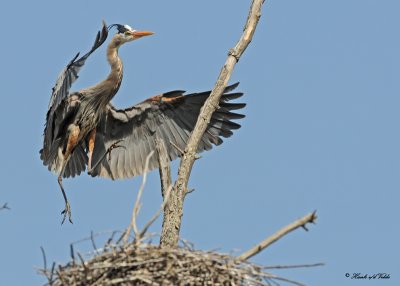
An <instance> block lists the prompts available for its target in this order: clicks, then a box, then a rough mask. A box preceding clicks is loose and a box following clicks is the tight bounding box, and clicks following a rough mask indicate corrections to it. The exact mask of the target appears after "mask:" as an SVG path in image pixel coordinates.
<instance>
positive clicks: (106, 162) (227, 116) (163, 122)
mask: <svg viewBox="0 0 400 286" xmlns="http://www.w3.org/2000/svg"><path fill="white" fill-rule="evenodd" d="M238 84H239V83H236V84H234V85H231V86H228V87H227V88H226V89H225V91H224V94H223V96H222V98H221V101H220V103H219V109H217V110H216V111H215V112H214V114H213V116H212V119H211V122H210V124H209V126H208V128H207V130H206V132H205V133H204V135H203V138H202V140H201V143H200V145H199V148H198V152H201V151H204V150H209V149H211V148H212V145H219V144H221V143H222V138H221V137H229V136H231V135H232V134H233V133H232V130H234V129H238V128H240V125H239V124H237V123H235V122H232V121H231V120H232V119H240V118H243V117H244V115H242V114H238V113H234V112H232V111H233V110H237V109H241V108H243V107H244V106H245V104H244V103H228V101H230V100H232V99H236V98H239V97H241V96H242V95H243V94H242V93H239V92H237V93H229V92H230V91H232V90H233V89H235V88H236V87H237V86H238ZM209 95H210V91H207V92H202V93H193V94H188V95H184V91H181V90H176V91H172V92H168V93H165V94H161V95H158V96H154V97H152V98H149V99H147V100H145V101H144V102H142V103H139V104H137V105H135V106H133V107H131V108H128V109H124V110H118V109H115V108H114V107H113V106H112V105H109V106H108V109H107V112H105V113H104V115H103V117H102V119H101V122H100V124H99V126H98V128H97V129H96V130H97V133H96V139H95V147H94V152H93V162H94V163H96V162H98V160H100V159H101V157H102V155H103V154H104V153H105V152H106V150H107V149H108V147H110V145H112V144H113V143H114V142H116V141H117V140H120V139H123V141H122V142H121V143H120V144H119V145H123V147H122V148H115V149H113V150H112V151H111V156H110V157H109V156H106V157H104V158H103V159H102V161H101V162H100V164H99V165H98V166H97V167H96V168H95V169H94V170H93V172H92V173H91V175H92V176H100V177H107V178H112V179H122V178H128V177H132V176H137V175H140V174H142V173H143V172H144V165H145V160H146V157H147V155H148V154H149V153H150V152H151V151H152V150H155V143H154V139H155V137H156V136H157V137H158V138H162V139H163V140H164V142H165V145H166V148H167V152H168V154H169V158H170V160H174V159H175V158H177V157H178V156H179V155H180V151H179V150H178V149H181V150H184V149H185V146H186V143H187V141H188V138H189V135H190V133H191V132H192V131H193V128H194V126H195V124H196V121H197V117H198V115H199V113H200V108H201V107H202V106H203V104H204V102H205V101H206V99H207V97H208V96H209ZM174 145H175V146H174ZM157 167H158V162H157V158H156V156H152V158H151V159H150V162H149V170H151V169H154V168H157Z"/></svg>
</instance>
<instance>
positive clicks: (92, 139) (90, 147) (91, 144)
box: [88, 128, 96, 170]
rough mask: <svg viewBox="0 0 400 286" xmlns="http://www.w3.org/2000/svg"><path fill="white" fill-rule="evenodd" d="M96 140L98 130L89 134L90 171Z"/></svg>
mask: <svg viewBox="0 0 400 286" xmlns="http://www.w3.org/2000/svg"><path fill="white" fill-rule="evenodd" d="M95 138H96V128H95V129H93V130H92V131H90V134H89V146H88V149H89V156H88V157H89V162H88V170H92V157H93V149H94V140H95Z"/></svg>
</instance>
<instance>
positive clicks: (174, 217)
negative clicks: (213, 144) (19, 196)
mask: <svg viewBox="0 0 400 286" xmlns="http://www.w3.org/2000/svg"><path fill="white" fill-rule="evenodd" d="M263 3H264V1H263V0H253V1H252V4H251V7H250V11H249V14H248V17H247V21H246V24H245V26H244V29H243V33H242V35H241V37H240V39H239V41H238V43H237V44H236V45H235V47H233V48H232V49H231V50H230V51H229V54H228V58H227V59H226V62H225V64H224V66H223V67H222V70H221V72H220V74H219V76H218V79H217V82H216V84H215V86H214V88H213V90H212V91H211V94H210V96H209V97H208V99H207V100H206V102H205V103H204V106H203V107H202V108H201V110H200V114H199V117H198V119H197V122H196V126H195V127H194V130H193V132H192V134H191V136H190V138H189V140H188V143H187V145H186V148H185V151H184V153H183V158H182V160H181V163H180V166H179V171H178V179H177V180H176V182H175V184H174V190H173V196H172V197H171V199H170V201H169V203H168V205H167V208H169V209H170V211H168V212H166V213H165V215H167V216H168V217H167V218H165V217H164V220H167V221H168V223H164V224H163V231H162V232H163V233H168V235H169V237H170V239H169V241H168V243H167V244H166V245H165V246H169V247H176V246H177V245H178V241H179V232H180V227H181V222H182V215H183V201H184V198H185V193H186V191H187V185H188V181H189V177H190V173H191V170H192V167H193V163H194V161H195V159H196V152H197V150H198V146H199V143H200V141H201V138H202V136H203V134H204V132H205V130H206V128H207V126H208V124H209V122H210V120H211V117H212V114H213V113H214V111H215V110H216V108H217V107H218V104H219V101H220V99H221V96H222V94H223V91H224V89H225V87H226V86H227V84H228V81H229V79H230V76H231V74H232V71H233V69H234V67H235V65H236V63H237V62H238V60H239V58H240V57H241V55H242V54H243V52H244V51H245V50H246V48H247V46H248V45H249V44H250V42H251V40H252V38H253V34H254V32H255V30H256V26H257V23H258V20H259V19H260V16H261V7H262V4H263Z"/></svg>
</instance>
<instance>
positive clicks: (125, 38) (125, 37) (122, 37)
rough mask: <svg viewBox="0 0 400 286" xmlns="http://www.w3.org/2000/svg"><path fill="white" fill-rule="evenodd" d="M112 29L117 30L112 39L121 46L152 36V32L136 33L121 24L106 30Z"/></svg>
mask: <svg viewBox="0 0 400 286" xmlns="http://www.w3.org/2000/svg"><path fill="white" fill-rule="evenodd" d="M113 27H116V28H117V31H118V33H117V34H116V35H115V36H114V37H115V38H116V39H118V40H119V41H120V44H121V45H122V44H125V43H127V42H131V41H133V40H136V39H139V38H141V37H144V36H150V35H153V34H154V33H153V32H150V31H137V30H135V29H133V28H131V27H130V26H128V25H121V24H113V25H110V26H109V27H108V29H109V30H110V29H111V28H113Z"/></svg>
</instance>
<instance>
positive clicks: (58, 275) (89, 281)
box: [40, 243, 274, 286]
mask: <svg viewBox="0 0 400 286" xmlns="http://www.w3.org/2000/svg"><path fill="white" fill-rule="evenodd" d="M71 257H72V260H71V261H70V262H69V263H68V264H66V265H64V266H62V265H58V266H56V265H55V263H54V264H53V267H52V268H51V269H46V266H45V269H42V270H40V272H41V273H42V274H43V275H45V276H46V277H47V279H48V283H47V284H46V285H51V286H58V285H246V286H250V285H271V284H270V283H269V282H270V281H271V278H273V277H274V276H273V275H272V274H269V273H266V272H264V271H263V270H262V268H261V267H259V266H256V265H254V264H251V263H249V262H247V261H238V260H237V258H236V259H235V258H234V257H232V256H229V255H226V254H219V253H216V252H213V251H198V250H194V249H192V248H191V247H187V246H185V247H179V248H159V247H157V246H154V245H151V244H147V243H146V244H145V243H142V244H140V245H135V244H134V243H130V244H121V245H112V246H108V247H106V248H104V249H102V250H100V251H99V250H96V251H95V253H94V255H92V257H91V258H90V259H88V260H86V261H84V259H83V257H82V256H81V255H80V254H78V258H79V259H75V255H74V254H73V250H72V248H71Z"/></svg>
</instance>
